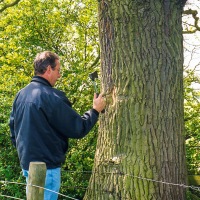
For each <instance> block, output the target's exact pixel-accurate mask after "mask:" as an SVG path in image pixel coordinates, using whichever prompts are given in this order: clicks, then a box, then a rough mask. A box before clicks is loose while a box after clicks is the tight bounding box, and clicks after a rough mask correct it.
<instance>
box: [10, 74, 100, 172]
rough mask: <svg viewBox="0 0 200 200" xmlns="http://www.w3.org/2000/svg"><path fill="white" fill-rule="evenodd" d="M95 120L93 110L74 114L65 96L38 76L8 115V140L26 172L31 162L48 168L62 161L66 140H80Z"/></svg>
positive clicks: (16, 101) (96, 114)
mask: <svg viewBox="0 0 200 200" xmlns="http://www.w3.org/2000/svg"><path fill="white" fill-rule="evenodd" d="M97 119H98V112H97V111H96V110H94V109H91V110H89V111H87V112H86V113H85V114H84V115H83V116H80V115H79V114H77V113H76V112H75V111H74V110H73V109H72V108H71V103H70V102H69V100H68V99H67V97H66V96H65V94H64V93H63V92H61V91H59V90H57V89H55V88H52V87H51V85H50V83H49V82H48V81H47V80H46V79H44V78H42V77H39V76H34V77H33V79H32V81H31V83H30V84H28V85H27V86H26V87H25V88H23V89H22V90H21V91H19V92H18V94H17V96H16V98H15V101H14V103H13V108H12V113H11V115H10V122H9V126H10V131H11V140H12V142H13V144H14V145H15V146H16V148H17V152H18V155H19V160H20V165H21V167H22V168H23V169H25V170H28V168H29V163H30V162H31V161H40V162H45V163H46V165H47V169H51V168H57V167H60V166H61V164H62V163H63V162H64V161H65V153H66V151H67V149H68V138H82V137H84V136H85V135H86V134H88V132H89V131H90V130H91V129H92V127H93V126H94V125H95V123H96V122H97Z"/></svg>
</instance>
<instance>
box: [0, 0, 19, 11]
mask: <svg viewBox="0 0 200 200" xmlns="http://www.w3.org/2000/svg"><path fill="white" fill-rule="evenodd" d="M1 2H3V0H2V1H1ZM19 2H20V0H15V1H14V2H12V3H10V4H5V5H4V6H3V7H2V8H1V9H0V13H1V12H3V11H4V10H6V9H7V8H9V7H12V6H14V5H16V4H18V3H19Z"/></svg>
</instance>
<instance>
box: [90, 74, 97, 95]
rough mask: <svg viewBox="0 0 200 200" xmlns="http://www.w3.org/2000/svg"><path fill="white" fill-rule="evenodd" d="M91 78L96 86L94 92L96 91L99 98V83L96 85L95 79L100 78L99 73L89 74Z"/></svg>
mask: <svg viewBox="0 0 200 200" xmlns="http://www.w3.org/2000/svg"><path fill="white" fill-rule="evenodd" d="M89 77H90V79H91V80H92V82H93V84H94V91H95V93H96V94H97V97H98V95H99V93H98V91H97V83H96V81H95V78H98V73H97V71H95V72H93V73H91V74H89Z"/></svg>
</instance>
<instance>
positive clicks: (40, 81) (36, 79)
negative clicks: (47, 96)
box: [31, 76, 52, 87]
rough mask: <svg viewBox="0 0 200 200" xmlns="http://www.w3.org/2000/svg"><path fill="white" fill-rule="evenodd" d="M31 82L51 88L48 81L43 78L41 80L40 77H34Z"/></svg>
mask: <svg viewBox="0 0 200 200" xmlns="http://www.w3.org/2000/svg"><path fill="white" fill-rule="evenodd" d="M31 82H39V83H42V84H44V85H48V86H50V87H52V85H51V84H50V83H49V81H47V80H46V79H45V78H43V77H41V76H34V77H33V78H32V80H31Z"/></svg>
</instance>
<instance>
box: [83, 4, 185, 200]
mask: <svg viewBox="0 0 200 200" xmlns="http://www.w3.org/2000/svg"><path fill="white" fill-rule="evenodd" d="M181 13H182V9H181V6H180V5H179V3H178V2H177V1H175V0H164V1H161V0H123V1H120V0H107V1H105V0H101V1H100V2H99V31H100V32H99V33H100V43H101V67H102V89H103V90H104V91H112V93H111V95H108V96H107V100H109V104H108V107H107V109H106V112H105V114H102V115H101V119H100V129H99V137H98V143H97V150H96V155H95V163H94V168H93V174H92V176H91V179H90V184H89V188H88V190H87V192H86V195H85V200H108V199H112V200H125V199H129V200H154V199H155V200H184V199H185V189H184V188H183V187H181V186H175V185H172V184H165V183H161V182H155V181H151V180H145V179H141V178H140V177H143V178H148V179H153V180H157V181H163V182H168V183H174V184H185V180H186V170H185V150H184V136H183V129H184V122H183V46H182V26H181Z"/></svg>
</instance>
